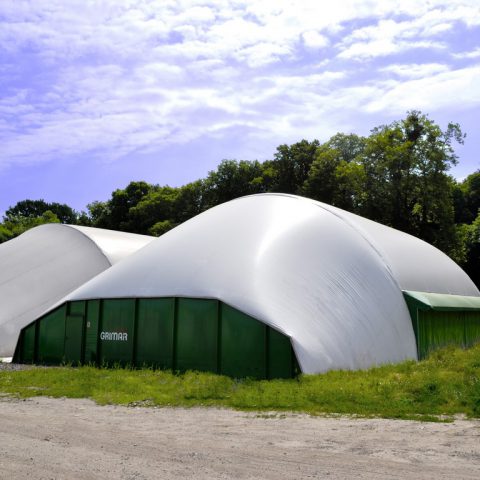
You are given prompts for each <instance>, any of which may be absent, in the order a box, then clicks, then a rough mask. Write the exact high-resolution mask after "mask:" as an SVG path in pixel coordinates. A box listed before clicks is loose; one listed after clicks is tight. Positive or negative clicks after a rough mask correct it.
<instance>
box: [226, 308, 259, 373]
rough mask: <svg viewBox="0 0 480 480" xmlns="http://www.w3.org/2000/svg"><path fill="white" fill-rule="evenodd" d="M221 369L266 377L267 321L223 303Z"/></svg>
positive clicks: (227, 371)
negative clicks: (265, 322) (261, 320)
mask: <svg viewBox="0 0 480 480" xmlns="http://www.w3.org/2000/svg"><path fill="white" fill-rule="evenodd" d="M221 319H222V325H221V347H220V351H221V360H220V365H221V373H223V374H225V375H230V376H232V377H253V378H266V376H267V372H266V352H265V347H266V341H265V337H266V329H267V327H266V325H265V324H263V323H261V322H259V321H257V320H254V319H253V318H251V317H249V316H248V315H245V314H244V313H241V312H239V311H238V310H236V309H234V308H232V307H230V306H228V305H225V304H222V305H221Z"/></svg>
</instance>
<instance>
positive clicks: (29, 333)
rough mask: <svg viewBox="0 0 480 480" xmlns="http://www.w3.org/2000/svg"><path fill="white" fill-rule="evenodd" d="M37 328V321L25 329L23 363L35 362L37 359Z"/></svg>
mask: <svg viewBox="0 0 480 480" xmlns="http://www.w3.org/2000/svg"><path fill="white" fill-rule="evenodd" d="M35 330H36V322H34V323H32V324H31V325H29V326H28V327H25V328H24V330H23V334H22V335H23V338H22V355H21V357H22V362H23V363H33V362H34V361H35Z"/></svg>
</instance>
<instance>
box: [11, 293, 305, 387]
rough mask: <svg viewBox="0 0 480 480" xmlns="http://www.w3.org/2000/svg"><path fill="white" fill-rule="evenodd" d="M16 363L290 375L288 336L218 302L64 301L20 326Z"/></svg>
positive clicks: (294, 368)
mask: <svg viewBox="0 0 480 480" xmlns="http://www.w3.org/2000/svg"><path fill="white" fill-rule="evenodd" d="M15 356H16V360H17V361H23V362H38V363H48V364H59V363H62V362H68V363H72V364H80V363H94V364H97V365H112V364H120V365H132V366H138V367H142V366H154V367H159V368H167V369H172V370H178V371H185V370H202V371H211V372H217V373H222V374H225V375H229V376H233V377H240V378H242V377H252V378H291V377H292V376H294V375H296V374H297V373H298V365H297V363H296V359H295V355H294V353H293V349H292V346H291V342H290V339H289V338H288V337H286V336H285V335H283V334H281V333H279V332H277V331H276V330H274V329H272V328H270V327H268V326H267V325H265V324H264V323H262V322H259V321H257V320H255V319H253V318H251V317H249V316H248V315H245V314H244V313H241V312H239V311H238V310H236V309H234V308H232V307H230V306H228V305H226V304H224V303H222V302H219V301H217V300H210V299H193V298H153V299H105V300H89V301H82V302H68V303H67V304H65V305H63V306H61V307H60V308H58V309H56V310H55V311H53V312H50V313H49V314H47V315H45V316H44V317H42V318H40V319H39V320H37V321H36V322H34V323H33V324H31V325H29V326H27V327H25V328H24V329H23V330H22V333H21V337H20V343H19V346H18V347H17V352H16V354H15Z"/></svg>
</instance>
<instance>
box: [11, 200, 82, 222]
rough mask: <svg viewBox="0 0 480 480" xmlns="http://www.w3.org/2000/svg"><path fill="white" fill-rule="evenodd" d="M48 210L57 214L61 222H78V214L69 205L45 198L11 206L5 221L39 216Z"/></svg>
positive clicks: (24, 201) (23, 201)
mask: <svg viewBox="0 0 480 480" xmlns="http://www.w3.org/2000/svg"><path fill="white" fill-rule="evenodd" d="M46 212H51V213H53V214H55V216H56V217H57V219H58V221H59V222H61V223H69V224H76V223H77V217H78V214H77V213H76V212H75V210H73V209H72V208H71V207H69V206H68V205H65V204H62V203H57V202H53V203H47V202H45V200H22V201H20V202H17V203H16V204H15V205H14V206H13V207H10V208H9V209H8V210H7V211H6V212H5V216H4V218H3V219H4V221H7V222H8V221H15V219H18V218H37V217H41V216H42V215H44V214H45V213H46Z"/></svg>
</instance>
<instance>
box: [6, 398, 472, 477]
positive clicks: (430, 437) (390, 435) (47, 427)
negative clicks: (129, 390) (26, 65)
mask: <svg viewBox="0 0 480 480" xmlns="http://www.w3.org/2000/svg"><path fill="white" fill-rule="evenodd" d="M0 478H2V479H16V480H23V479H36V480H52V479H69V480H70V479H71V480H74V479H82V480H85V479H87V480H88V479H125V480H126V479H128V480H141V479H170V478H195V479H198V480H206V479H209V480H210V479H229V478H232V479H233V478H235V479H237V478H238V479H275V480H278V479H304V478H328V479H350V478H351V479H353V478H355V479H370V480H372V479H400V478H401V479H415V480H421V479H437V480H441V479H475V480H478V479H479V478H480V421H467V420H456V421H455V422H454V423H450V424H439V423H420V422H412V421H393V420H364V419H350V418H321V417H309V416H306V415H280V414H272V415H264V414H255V413H244V412H235V411H231V410H221V409H210V408H208V409H202V408H192V409H182V408H140V407H135V408H134V407H118V406H106V407H101V406H98V405H96V404H95V403H93V402H91V401H89V400H71V399H70V400H67V399H51V398H43V397H42V398H35V399H29V400H13V399H10V398H7V397H4V398H3V399H1V400H0Z"/></svg>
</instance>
